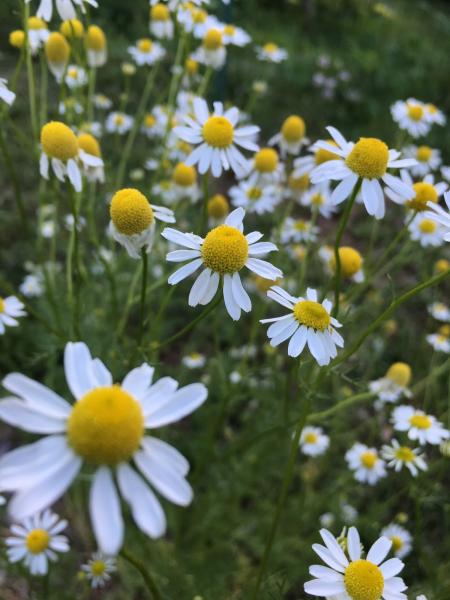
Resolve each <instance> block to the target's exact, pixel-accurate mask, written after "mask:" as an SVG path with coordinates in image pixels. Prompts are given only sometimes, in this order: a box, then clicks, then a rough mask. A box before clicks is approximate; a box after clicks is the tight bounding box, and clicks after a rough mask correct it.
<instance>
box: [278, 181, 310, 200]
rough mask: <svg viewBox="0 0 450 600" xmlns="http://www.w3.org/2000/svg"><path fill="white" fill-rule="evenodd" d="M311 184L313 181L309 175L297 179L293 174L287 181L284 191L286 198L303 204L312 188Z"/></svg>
mask: <svg viewBox="0 0 450 600" xmlns="http://www.w3.org/2000/svg"><path fill="white" fill-rule="evenodd" d="M310 184H311V180H310V178H309V175H300V177H296V176H295V175H294V174H293V173H291V174H290V175H289V177H288V178H287V181H286V186H285V191H284V196H285V198H289V199H292V200H295V201H296V202H298V203H300V204H301V202H302V198H303V196H304V195H305V193H306V192H307V191H308V190H309V188H310Z"/></svg>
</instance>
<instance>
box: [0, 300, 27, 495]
mask: <svg viewBox="0 0 450 600" xmlns="http://www.w3.org/2000/svg"><path fill="white" fill-rule="evenodd" d="M24 308H25V305H24V304H23V303H22V302H21V301H20V300H19V299H18V298H16V297H15V296H8V297H7V298H2V297H0V335H3V334H4V333H5V326H6V327H17V326H18V325H19V322H18V321H17V319H18V318H19V317H25V316H26V314H27V313H26V312H25V311H24V310H23V309H24ZM0 485H1V484H0Z"/></svg>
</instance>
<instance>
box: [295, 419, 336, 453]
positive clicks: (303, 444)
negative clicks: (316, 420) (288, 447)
mask: <svg viewBox="0 0 450 600" xmlns="http://www.w3.org/2000/svg"><path fill="white" fill-rule="evenodd" d="M299 444H300V449H301V451H302V452H303V454H306V455H307V456H320V455H321V454H323V453H324V452H325V451H326V450H327V448H328V446H329V445H330V438H329V437H328V436H327V435H325V434H324V432H323V429H322V428H321V427H309V426H308V427H304V428H303V430H302V434H301V436H300V442H299Z"/></svg>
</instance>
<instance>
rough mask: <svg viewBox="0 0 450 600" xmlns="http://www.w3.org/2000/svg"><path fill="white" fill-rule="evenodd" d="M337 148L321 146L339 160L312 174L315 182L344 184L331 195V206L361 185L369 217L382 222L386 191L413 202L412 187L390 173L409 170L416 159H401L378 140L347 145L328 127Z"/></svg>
mask: <svg viewBox="0 0 450 600" xmlns="http://www.w3.org/2000/svg"><path fill="white" fill-rule="evenodd" d="M327 130H328V132H329V133H330V135H331V137H332V138H333V140H334V141H335V142H336V144H337V146H332V145H331V144H329V143H328V142H322V141H319V142H317V147H318V148H323V149H325V150H328V151H329V152H332V153H334V154H337V155H338V157H339V158H338V159H335V160H329V161H326V162H325V163H324V164H322V165H319V166H318V167H316V168H315V169H314V170H313V171H312V173H311V181H312V182H313V183H319V182H320V181H325V180H328V179H332V180H336V181H340V183H339V184H338V186H337V187H336V188H335V190H334V191H333V193H332V194H331V202H332V203H333V204H340V203H341V202H343V201H344V200H346V199H347V198H348V197H349V196H350V195H351V193H352V191H353V190H354V188H355V186H356V185H357V183H358V181H359V180H360V181H361V196H362V200H363V202H364V206H365V207H366V210H367V212H368V213H369V215H371V216H374V217H375V218H376V219H382V218H383V217H384V213H385V202H384V194H383V188H382V186H381V184H380V180H381V181H382V182H383V183H384V184H385V186H386V188H387V189H388V190H389V189H391V190H393V191H394V193H396V194H397V195H398V196H400V197H402V198H404V199H405V200H409V199H411V198H412V197H413V196H414V192H413V190H412V187H411V186H410V185H407V184H406V183H404V182H403V181H402V180H401V179H400V178H399V177H394V176H393V175H391V174H390V173H388V169H397V168H403V167H409V166H412V165H414V164H416V161H415V160H414V159H412V158H405V159H399V157H400V152H397V150H390V149H389V148H388V147H387V145H386V144H385V143H384V142H382V141H381V140H379V139H377V138H360V140H359V141H358V142H356V143H353V142H347V140H346V139H345V138H344V136H343V135H342V134H341V133H340V132H339V131H338V130H337V129H335V128H334V127H327Z"/></svg>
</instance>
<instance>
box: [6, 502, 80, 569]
mask: <svg viewBox="0 0 450 600" xmlns="http://www.w3.org/2000/svg"><path fill="white" fill-rule="evenodd" d="M66 527H67V521H65V520H60V519H59V517H58V515H55V514H54V513H52V512H50V511H49V510H45V511H44V512H43V513H42V514H39V513H37V514H35V515H33V516H31V517H27V518H26V519H24V520H23V521H22V522H21V523H19V524H15V525H11V533H12V534H13V535H11V536H10V537H7V538H6V540H5V543H6V545H7V547H8V549H7V551H6V552H7V555H8V560H9V562H12V563H15V562H19V561H23V563H24V565H25V566H26V567H27V569H28V570H29V571H30V573H31V574H32V575H46V573H47V572H48V561H49V560H50V561H56V560H57V552H68V551H69V540H68V539H67V538H66V536H65V535H60V534H61V531H64V529H66Z"/></svg>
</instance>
